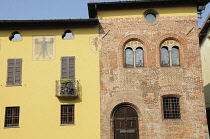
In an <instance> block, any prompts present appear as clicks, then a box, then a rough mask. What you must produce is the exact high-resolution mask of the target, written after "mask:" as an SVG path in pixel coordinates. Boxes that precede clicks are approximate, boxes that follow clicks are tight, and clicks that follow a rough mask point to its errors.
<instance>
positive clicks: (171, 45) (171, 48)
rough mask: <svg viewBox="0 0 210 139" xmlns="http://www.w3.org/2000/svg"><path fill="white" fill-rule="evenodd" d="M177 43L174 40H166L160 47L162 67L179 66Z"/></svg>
mask: <svg viewBox="0 0 210 139" xmlns="http://www.w3.org/2000/svg"><path fill="white" fill-rule="evenodd" d="M179 46H180V45H179V43H178V42H177V41H175V40H166V41H164V42H163V43H162V45H161V49H160V51H161V65H162V66H179V65H180V56H179V55H180V54H179Z"/></svg>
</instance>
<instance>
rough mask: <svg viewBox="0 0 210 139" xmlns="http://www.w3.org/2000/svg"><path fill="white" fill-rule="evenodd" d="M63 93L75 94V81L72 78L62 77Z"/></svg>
mask: <svg viewBox="0 0 210 139" xmlns="http://www.w3.org/2000/svg"><path fill="white" fill-rule="evenodd" d="M60 83H61V95H67V96H69V95H70V96H74V95H75V88H74V83H73V82H72V81H71V80H70V79H60Z"/></svg>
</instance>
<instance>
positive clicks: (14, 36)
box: [9, 31, 22, 41]
mask: <svg viewBox="0 0 210 139" xmlns="http://www.w3.org/2000/svg"><path fill="white" fill-rule="evenodd" d="M9 40H10V41H21V40H22V36H21V35H20V33H19V32H17V31H15V32H13V33H12V35H11V36H10V37H9Z"/></svg>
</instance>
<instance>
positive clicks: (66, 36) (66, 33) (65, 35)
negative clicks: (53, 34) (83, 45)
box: [62, 30, 74, 40]
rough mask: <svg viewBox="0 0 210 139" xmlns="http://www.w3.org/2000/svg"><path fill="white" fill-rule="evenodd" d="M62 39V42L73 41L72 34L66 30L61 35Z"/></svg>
mask: <svg viewBox="0 0 210 139" xmlns="http://www.w3.org/2000/svg"><path fill="white" fill-rule="evenodd" d="M62 39H64V40H68V39H74V34H73V33H72V32H71V30H67V31H65V32H64V34H63V35H62Z"/></svg>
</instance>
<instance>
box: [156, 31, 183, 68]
mask: <svg viewBox="0 0 210 139" xmlns="http://www.w3.org/2000/svg"><path fill="white" fill-rule="evenodd" d="M166 40H176V41H177V42H178V43H179V44H180V46H179V50H180V51H179V53H180V66H183V65H184V64H185V62H184V52H185V51H186V48H187V43H186V41H185V40H186V38H183V37H181V36H179V35H177V34H165V35H163V36H161V37H159V38H158V39H157V41H156V42H155V47H156V63H157V65H159V66H160V65H161V63H160V61H161V57H160V47H161V44H162V43H163V42H164V41H166Z"/></svg>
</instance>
